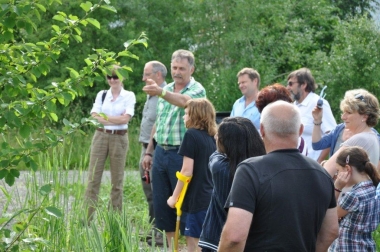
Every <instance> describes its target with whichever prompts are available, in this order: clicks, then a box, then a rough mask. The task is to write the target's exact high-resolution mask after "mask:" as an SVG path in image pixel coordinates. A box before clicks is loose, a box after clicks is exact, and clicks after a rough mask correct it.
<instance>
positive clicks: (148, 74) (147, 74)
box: [143, 72, 155, 77]
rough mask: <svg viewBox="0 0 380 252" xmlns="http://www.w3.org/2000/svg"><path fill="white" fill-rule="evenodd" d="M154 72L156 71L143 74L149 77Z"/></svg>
mask: <svg viewBox="0 0 380 252" xmlns="http://www.w3.org/2000/svg"><path fill="white" fill-rule="evenodd" d="M152 74H155V72H151V73H144V74H143V77H149V76H151V75H152Z"/></svg>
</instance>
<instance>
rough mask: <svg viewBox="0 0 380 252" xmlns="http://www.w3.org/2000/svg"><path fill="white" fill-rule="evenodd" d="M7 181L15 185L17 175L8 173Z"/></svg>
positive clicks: (10, 184)
mask: <svg viewBox="0 0 380 252" xmlns="http://www.w3.org/2000/svg"><path fill="white" fill-rule="evenodd" d="M5 182H6V183H7V184H8V185H9V186H13V184H14V183H15V177H14V176H13V175H12V174H11V173H8V174H7V175H6V176H5Z"/></svg>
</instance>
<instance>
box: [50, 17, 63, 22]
mask: <svg viewBox="0 0 380 252" xmlns="http://www.w3.org/2000/svg"><path fill="white" fill-rule="evenodd" d="M53 19H54V20H57V21H61V22H65V18H64V17H62V16H61V15H55V16H54V17H53Z"/></svg>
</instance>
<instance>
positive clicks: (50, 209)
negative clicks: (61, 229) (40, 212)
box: [45, 206, 63, 218]
mask: <svg viewBox="0 0 380 252" xmlns="http://www.w3.org/2000/svg"><path fill="white" fill-rule="evenodd" d="M45 212H46V213H47V214H49V215H51V216H54V217H56V218H61V217H62V216H63V215H62V212H61V211H60V210H59V209H58V208H56V207H52V206H48V207H45Z"/></svg>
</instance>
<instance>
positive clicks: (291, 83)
mask: <svg viewBox="0 0 380 252" xmlns="http://www.w3.org/2000/svg"><path fill="white" fill-rule="evenodd" d="M295 83H298V82H297V81H294V82H293V81H288V86H289V87H291V86H293V84H295Z"/></svg>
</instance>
